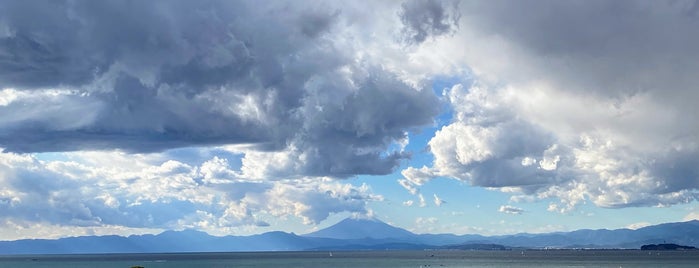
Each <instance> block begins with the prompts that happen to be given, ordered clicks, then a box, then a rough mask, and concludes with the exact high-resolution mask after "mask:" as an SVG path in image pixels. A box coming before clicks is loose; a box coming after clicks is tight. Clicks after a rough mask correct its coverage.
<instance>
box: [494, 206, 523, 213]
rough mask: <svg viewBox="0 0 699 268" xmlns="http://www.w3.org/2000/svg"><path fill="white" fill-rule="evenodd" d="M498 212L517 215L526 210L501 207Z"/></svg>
mask: <svg viewBox="0 0 699 268" xmlns="http://www.w3.org/2000/svg"><path fill="white" fill-rule="evenodd" d="M498 211H499V212H502V213H506V214H516V215H519V214H522V213H524V209H521V208H518V207H513V206H508V205H504V206H500V208H499V209H498Z"/></svg>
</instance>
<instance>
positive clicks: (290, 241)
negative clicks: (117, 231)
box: [0, 219, 699, 255]
mask: <svg viewBox="0 0 699 268" xmlns="http://www.w3.org/2000/svg"><path fill="white" fill-rule="evenodd" d="M666 242H667V243H676V244H681V245H688V246H694V247H699V221H697V220H692V221H686V222H674V223H663V224H658V225H652V226H647V227H643V228H639V229H636V230H632V229H626V228H622V229H614V230H609V229H597V230H591V229H581V230H575V231H571V232H553V233H542V234H530V233H520V234H514V235H499V236H482V235H455V234H415V233H412V232H410V231H407V230H405V229H402V228H399V227H395V226H392V225H389V224H387V223H384V222H382V221H380V220H377V219H345V220H342V221H340V222H338V223H337V224H335V225H332V226H330V227H327V228H324V229H321V230H318V231H315V232H311V233H308V234H304V235H296V234H294V233H286V232H280V231H274V232H267V233H262V234H256V235H250V236H233V235H227V236H212V235H209V234H207V233H205V232H202V231H197V230H183V231H164V232H162V233H160V234H156V235H153V234H147V235H130V236H118V235H104V236H78V237H67V238H60V239H20V240H14V241H0V254H4V255H9V254H76V253H80V254H85V253H161V252H225V251H298V250H321V249H323V250H324V249H338V250H360V249H364V250H368V249H373V250H375V249H382V250H384V249H395V250H398V249H440V248H449V249H468V248H480V249H488V248H492V249H502V248H627V249H639V248H640V247H641V246H642V245H646V244H661V243H666ZM483 245H488V247H483Z"/></svg>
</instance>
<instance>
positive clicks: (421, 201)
mask: <svg viewBox="0 0 699 268" xmlns="http://www.w3.org/2000/svg"><path fill="white" fill-rule="evenodd" d="M417 198H418V200H419V201H420V207H421V208H424V207H426V206H427V201H425V197H424V196H423V195H422V194H417Z"/></svg>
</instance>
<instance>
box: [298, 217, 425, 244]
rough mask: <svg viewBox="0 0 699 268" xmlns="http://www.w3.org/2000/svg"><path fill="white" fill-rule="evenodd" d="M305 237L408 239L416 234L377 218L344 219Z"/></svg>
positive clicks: (411, 238)
mask: <svg viewBox="0 0 699 268" xmlns="http://www.w3.org/2000/svg"><path fill="white" fill-rule="evenodd" d="M304 236H305V237H323V238H333V239H365V238H372V239H386V238H394V239H408V240H414V239H415V238H416V237H417V235H415V234H413V233H411V232H409V231H407V230H405V229H402V228H398V227H394V226H391V225H389V224H387V223H385V222H382V221H380V220H377V219H351V218H347V219H344V220H342V221H340V222H338V223H337V224H335V225H333V226H330V227H328V228H325V229H322V230H319V231H316V232H312V233H309V234H306V235H304Z"/></svg>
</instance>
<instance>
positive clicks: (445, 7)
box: [398, 0, 461, 44]
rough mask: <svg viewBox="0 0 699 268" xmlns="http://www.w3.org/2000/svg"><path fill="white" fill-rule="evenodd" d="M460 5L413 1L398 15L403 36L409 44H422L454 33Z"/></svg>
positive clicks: (405, 4) (405, 3)
mask: <svg viewBox="0 0 699 268" xmlns="http://www.w3.org/2000/svg"><path fill="white" fill-rule="evenodd" d="M458 5H459V3H458V2H456V1H453V2H447V1H437V0H411V1H406V2H404V3H403V4H402V5H401V10H400V11H399V13H398V16H399V17H400V20H401V22H402V23H403V28H402V32H401V33H402V36H403V39H404V40H405V42H407V43H409V44H420V43H422V42H424V41H425V40H427V39H428V38H429V37H437V36H440V35H445V34H450V33H453V32H454V31H455V30H456V28H458V23H459V17H460V16H461V15H460V14H459V10H458Z"/></svg>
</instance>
